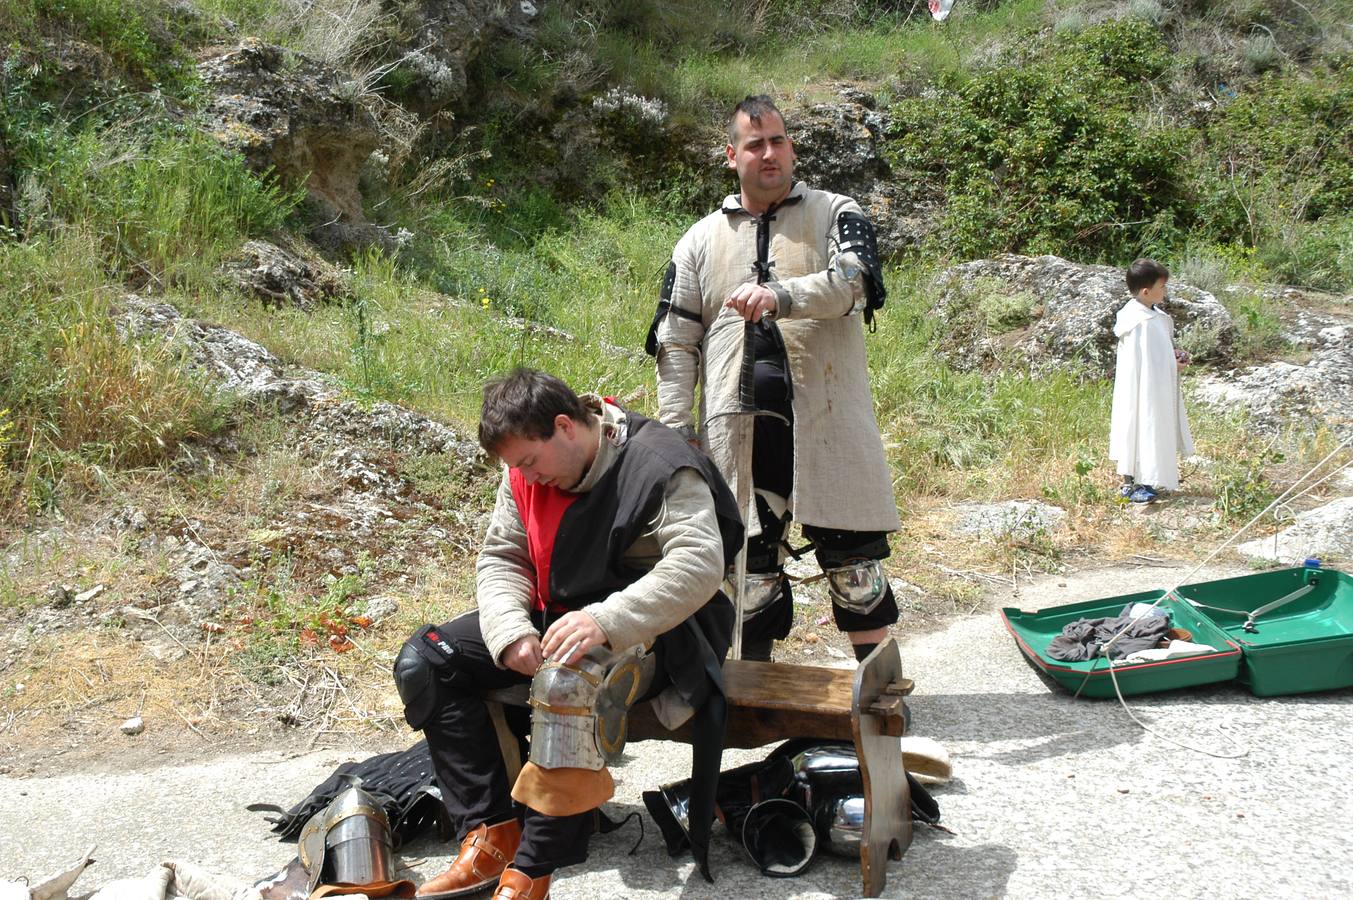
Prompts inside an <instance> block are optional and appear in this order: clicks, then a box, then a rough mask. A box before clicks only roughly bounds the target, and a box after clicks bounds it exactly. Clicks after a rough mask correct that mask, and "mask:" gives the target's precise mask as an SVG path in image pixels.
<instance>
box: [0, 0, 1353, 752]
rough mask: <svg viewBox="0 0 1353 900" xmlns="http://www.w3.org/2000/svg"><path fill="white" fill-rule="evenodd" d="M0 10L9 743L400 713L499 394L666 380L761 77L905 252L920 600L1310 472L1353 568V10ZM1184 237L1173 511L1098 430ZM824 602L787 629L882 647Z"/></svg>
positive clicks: (1257, 493)
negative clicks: (393, 684)
mask: <svg viewBox="0 0 1353 900" xmlns="http://www.w3.org/2000/svg"><path fill="white" fill-rule="evenodd" d="M0 26H3V27H4V29H5V31H6V33H7V34H8V35H12V36H13V37H12V40H10V41H9V42H8V43H7V44H6V46H5V47H4V48H3V49H0V55H3V61H2V62H0V79H2V80H0V100H2V101H3V102H2V103H0V319H3V321H5V322H6V323H7V324H8V325H9V327H8V328H6V329H5V330H4V332H3V334H0V371H4V372H5V373H6V375H5V377H4V378H3V379H0V726H2V727H0V741H3V742H7V743H12V744H14V745H16V746H17V745H18V744H26V745H31V744H32V743H33V742H35V741H41V740H44V739H50V738H51V737H52V736H53V735H59V734H63V733H64V734H68V735H72V736H74V737H73V738H72V739H74V740H79V739H82V738H83V737H85V736H90V737H97V736H98V735H101V734H103V733H104V732H106V731H107V730H109V729H110V728H112V727H116V725H117V724H118V723H119V722H121V721H122V719H124V718H130V717H131V716H132V715H134V714H139V715H141V716H142V718H143V721H154V722H157V723H159V725H160V727H170V726H173V727H186V728H189V729H192V730H194V731H198V732H199V733H202V734H214V733H228V732H232V731H238V730H240V729H242V728H248V727H255V728H258V727H266V728H268V729H292V728H297V727H298V726H299V727H303V728H305V729H308V730H309V731H310V732H313V733H316V734H322V733H330V732H334V731H344V730H352V729H360V728H369V727H373V726H375V727H397V726H398V723H399V719H398V716H397V704H396V703H395V701H394V698H393V692H392V690H391V688H390V685H389V681H388V677H387V671H388V666H389V662H390V659H391V657H392V653H393V651H394V649H396V648H397V646H398V643H399V641H400V640H401V639H402V637H403V635H405V634H406V633H407V632H408V631H410V630H411V629H412V628H413V627H415V626H416V625H418V624H420V623H421V622H423V621H429V620H431V621H438V620H440V619H442V618H445V617H446V616H447V615H448V614H450V613H451V612H454V611H457V610H459V609H463V608H467V607H468V605H469V604H470V603H472V592H471V590H470V588H471V585H472V576H471V571H472V564H473V553H474V549H475V546H476V544H477V542H478V539H479V531H480V529H481V528H482V521H483V516H484V515H485V512H486V510H487V508H488V503H489V502H490V500H491V497H492V491H493V487H494V479H495V477H496V476H495V472H494V470H493V468H492V466H490V465H488V464H487V461H485V460H483V459H482V458H481V457H480V455H479V454H478V452H477V450H476V449H475V447H474V446H473V444H472V442H471V441H470V440H469V438H468V437H467V436H468V435H470V434H472V433H473V425H474V422H475V420H476V418H477V414H478V409H477V404H478V391H479V387H480V385H481V384H482V382H483V380H484V379H485V378H487V377H489V376H490V375H493V374H495V373H498V372H501V371H503V370H504V369H506V368H508V367H510V366H512V365H516V364H523V363H525V364H531V365H537V366H542V367H546V368H550V369H552V370H554V371H557V372H559V373H560V374H561V375H563V376H564V377H566V378H567V379H569V380H570V381H571V382H573V383H574V384H576V385H578V386H580V387H583V388H599V389H604V390H606V391H607V392H608V393H612V394H615V395H618V396H620V397H621V398H622V399H623V400H624V401H625V402H627V403H630V404H632V405H634V406H636V407H637V408H640V409H644V410H648V409H651V406H652V404H653V386H652V382H653V376H652V369H651V361H650V360H648V359H647V357H645V356H643V354H642V353H641V352H640V350H639V348H640V347H641V345H642V336H643V333H644V331H645V330H646V327H647V324H648V320H649V317H650V316H651V311H652V304H653V302H654V298H655V294H656V289H657V284H658V278H659V276H660V274H661V272H662V270H663V268H664V267H665V264H666V261H667V258H668V257H667V254H669V253H670V249H671V246H672V245H673V243H674V242H675V241H676V239H677V238H678V237H679V236H680V234H681V232H682V230H683V229H684V228H685V227H686V226H687V225H688V224H689V223H690V222H691V221H693V220H694V219H695V218H696V217H697V216H698V215H701V214H703V212H705V211H707V210H708V209H709V208H712V206H713V204H715V203H717V201H718V198H720V197H721V196H722V195H723V194H724V193H726V192H727V191H729V190H730V189H731V187H732V184H731V181H730V179H729V176H728V173H727V170H726V168H725V166H724V165H723V156H722V147H723V143H724V137H723V133H722V129H723V116H724V111H725V110H726V109H727V108H728V107H729V106H730V104H731V103H732V102H734V101H736V100H737V99H739V98H740V97H742V96H743V95H744V94H746V93H749V92H760V91H769V92H771V93H774V94H775V95H776V96H777V98H778V99H779V100H780V101H781V104H782V106H783V108H784V109H785V111H786V115H787V117H788V119H789V121H790V126H791V133H792V135H793V137H794V140H795V146H796V151H797V153H798V156H799V172H800V174H801V175H802V177H804V178H805V179H807V180H809V181H810V182H812V183H813V184H815V185H818V186H821V187H826V188H830V189H833V190H837V191H842V192H846V193H849V194H851V195H852V196H855V197H857V198H859V200H860V201H861V203H862V204H863V205H864V206H865V207H866V208H867V209H868V210H869V212H870V214H871V216H872V217H873V218H874V219H875V221H876V222H877V224H878V226H879V231H880V239H881V242H882V244H883V249H884V251H885V253H886V254H887V256H888V259H889V261H890V268H889V271H888V282H889V287H890V300H889V305H888V307H887V309H886V310H885V313H884V315H883V316H882V320H881V324H880V327H879V330H878V333H877V334H876V335H874V336H872V337H871V338H870V364H871V370H872V372H873V375H874V381H875V400H876V406H877V410H876V411H877V413H878V416H879V420H880V424H881V426H882V427H883V430H884V432H885V439H886V441H887V444H888V448H889V456H890V463H891V465H892V466H893V468H894V472H895V475H896V480H895V483H896V485H897V491H898V501H899V505H900V506H901V508H902V509H903V510H904V520H905V522H906V525H905V527H904V530H903V532H902V533H900V534H899V535H898V536H897V537H896V540H895V541H894V554H893V556H892V558H891V560H890V562H889V566H890V575H891V576H892V577H893V578H894V579H895V585H896V587H897V588H898V589H899V591H900V592H901V593H902V595H903V596H904V597H906V598H907V603H906V604H905V605H906V611H905V612H904V618H903V622H902V624H901V625H900V626H899V627H900V628H903V629H917V628H924V627H927V626H928V625H929V624H931V623H933V622H935V621H937V620H939V619H941V618H944V617H948V616H952V615H955V614H962V613H965V612H968V611H971V610H972V609H975V608H977V607H978V606H979V605H981V604H984V603H989V602H992V600H993V599H999V596H998V594H999V592H1000V591H1003V590H1006V589H1007V588H1008V587H1009V586H1011V585H1013V584H1016V583H1017V582H1018V580H1019V579H1020V578H1021V577H1027V576H1028V575H1029V574H1030V573H1033V572H1035V571H1059V570H1062V569H1064V568H1066V567H1080V566H1086V565H1091V564H1094V563H1097V562H1100V561H1104V560H1109V559H1113V558H1119V557H1123V556H1125V555H1131V554H1147V555H1151V554H1164V553H1171V554H1178V553H1194V552H1196V553H1197V554H1198V555H1200V556H1201V555H1203V554H1205V553H1206V552H1207V551H1208V550H1209V549H1211V547H1213V546H1215V545H1216V544H1219V543H1221V542H1222V541H1223V540H1225V539H1226V538H1228V537H1230V536H1231V534H1232V533H1233V532H1234V530H1235V529H1236V528H1237V527H1239V526H1240V525H1241V524H1243V523H1244V522H1246V521H1247V520H1249V519H1250V518H1251V517H1252V516H1254V515H1255V514H1256V513H1259V512H1260V511H1262V510H1263V509H1264V508H1265V507H1266V506H1268V505H1269V503H1270V501H1271V500H1273V499H1274V498H1276V497H1278V496H1279V495H1282V494H1283V493H1284V492H1287V493H1288V494H1289V496H1288V498H1287V502H1286V503H1284V504H1283V505H1281V506H1279V507H1278V508H1277V509H1276V510H1274V511H1273V512H1271V513H1269V515H1267V516H1266V517H1265V518H1264V519H1263V520H1262V521H1261V522H1259V523H1258V524H1257V525H1256V526H1255V532H1254V533H1253V534H1252V535H1251V537H1258V536H1259V535H1261V534H1263V535H1272V534H1274V533H1281V534H1286V535H1287V537H1286V538H1283V537H1280V538H1279V539H1277V540H1276V541H1275V540H1274V538H1273V537H1271V536H1269V537H1266V539H1265V540H1264V541H1259V542H1257V543H1254V544H1251V545H1246V546H1245V547H1244V548H1243V549H1244V552H1245V553H1246V554H1248V555H1251V556H1253V557H1254V558H1257V559H1261V560H1264V559H1278V560H1287V559H1290V558H1292V557H1302V556H1305V555H1310V554H1312V553H1314V554H1317V555H1320V554H1323V555H1325V556H1327V557H1331V558H1332V559H1334V560H1336V561H1337V560H1338V559H1341V558H1342V559H1347V558H1348V556H1349V555H1350V554H1353V547H1351V546H1350V545H1349V535H1350V534H1351V533H1353V527H1350V524H1351V523H1350V518H1349V516H1350V512H1349V510H1348V501H1347V495H1348V494H1350V493H1353V485H1351V484H1350V482H1349V479H1348V476H1347V472H1346V471H1345V472H1343V473H1342V474H1340V472H1339V467H1340V466H1344V465H1346V464H1347V463H1348V461H1349V459H1350V458H1353V457H1350V454H1349V453H1348V452H1347V450H1346V449H1344V450H1338V449H1337V448H1338V446H1339V444H1340V442H1341V441H1343V440H1345V439H1346V438H1348V437H1349V436H1350V435H1351V434H1353V430H1351V429H1353V425H1350V422H1353V419H1351V418H1350V417H1351V416H1353V409H1351V408H1350V397H1353V384H1350V374H1349V373H1350V372H1353V340H1350V334H1351V332H1350V328H1353V309H1350V302H1353V218H1351V217H1350V212H1349V211H1350V209H1353V145H1350V143H1349V141H1348V139H1347V136H1348V134H1349V133H1350V125H1351V123H1353V64H1351V62H1350V61H1351V60H1353V55H1351V51H1353V45H1350V40H1353V31H1350V27H1349V26H1350V21H1349V16H1348V12H1347V9H1346V5H1344V4H1341V3H1339V2H1337V0H1306V2H1302V3H1296V2H1293V0H1180V2H1176V3H1164V2H1158V0H1131V2H1128V3H1123V2H1114V0H1095V2H1074V0H1057V2H1043V0H1038V2H1034V0H971V2H965V0H959V3H958V5H957V6H956V8H955V11H954V12H953V14H952V15H951V16H950V17H949V18H948V19H947V20H946V21H944V22H935V21H933V20H932V19H931V18H930V17H929V15H928V13H927V11H926V7H925V4H924V3H911V2H901V3H899V2H865V0H853V2H835V0H833V2H821V3H819V2H797V3H787V4H769V3H765V2H758V0H741V2H737V3H731V4H729V3H717V4H716V3H710V2H706V0H672V2H652V3H635V4H609V3H598V2H590V0H560V2H549V0H545V2H521V3H509V4H503V3H500V2H492V3H490V2H476V0H468V2H459V0H458V2H455V3H450V2H438V0H419V2H407V0H304V2H303V0H145V2H137V3H131V2H125V0H62V2H55V0H9V2H6V3H4V4H2V5H0ZM1143 254H1150V255H1154V256H1156V257H1157V258H1159V259H1161V260H1163V261H1164V262H1166V263H1167V264H1168V265H1169V266H1170V267H1171V269H1172V271H1173V272H1174V273H1175V277H1174V279H1173V280H1172V297H1171V301H1170V306H1169V310H1170V312H1171V314H1172V315H1173V316H1174V317H1175V320H1176V322H1177V323H1178V325H1179V327H1180V333H1181V341H1182V342H1183V343H1184V344H1185V346H1186V347H1187V348H1188V349H1189V350H1190V351H1191V353H1192V355H1193V357H1194V358H1195V360H1196V361H1197V363H1198V364H1197V365H1196V366H1195V367H1194V368H1193V369H1192V370H1191V372H1190V374H1189V376H1188V379H1187V381H1188V386H1189V397H1190V411H1191V415H1192V416H1193V417H1194V424H1195V433H1196V435H1197V437H1198V443H1199V457H1198V458H1197V459H1195V460H1193V461H1191V462H1190V464H1189V465H1188V466H1187V467H1186V470H1187V472H1186V476H1187V477H1186V485H1185V488H1184V490H1183V491H1182V492H1181V494H1180V495H1179V496H1178V497H1176V498H1174V499H1173V500H1171V501H1170V502H1169V503H1165V504H1160V505H1158V506H1156V507H1153V508H1152V509H1150V510H1148V511H1140V510H1130V509H1127V508H1125V507H1123V506H1122V505H1120V504H1118V503H1117V502H1116V494H1115V492H1114V491H1113V481H1114V476H1113V473H1112V470H1111V467H1110V466H1109V464H1108V463H1107V461H1106V460H1105V459H1104V452H1105V448H1106V441H1107V439H1106V435H1107V427H1108V412H1107V400H1108V396H1109V393H1110V390H1111V387H1110V382H1109V381H1108V380H1107V376H1109V375H1110V374H1111V373H1110V371H1109V369H1110V368H1111V364H1112V346H1111V341H1110V338H1109V335H1108V330H1107V323H1108V322H1110V321H1111V319H1112V316H1113V313H1114V310H1115V308H1116V306H1117V305H1119V304H1121V303H1122V302H1123V300H1124V299H1125V295H1124V293H1123V288H1122V284H1121V277H1120V275H1119V274H1118V273H1119V272H1120V271H1121V267H1122V266H1123V265H1124V264H1125V263H1126V262H1128V261H1130V260H1131V259H1132V258H1133V257H1135V256H1138V255H1143ZM1332 451H1333V452H1332ZM1317 463H1318V464H1319V465H1318V466H1317ZM1312 467H1315V471H1314V474H1313V475H1312V476H1311V477H1310V478H1309V479H1308V480H1306V481H1301V482H1299V481H1298V478H1299V477H1300V476H1303V475H1305V474H1307V472H1308V471H1310V470H1311V469H1312ZM1313 483H1314V484H1315V486H1314V487H1312V486H1311V485H1312V484H1313ZM1341 498H1342V499H1341ZM974 536H975V537H976V539H974ZM1184 547H1188V548H1196V549H1190V550H1183V549H1181V548H1184ZM799 574H800V575H803V576H804V577H811V576H812V575H813V574H814V573H813V572H812V571H811V570H810V569H805V570H804V571H802V572H800V573H799ZM802 594H803V599H804V600H805V601H807V602H808V603H809V604H810V606H809V607H808V608H807V609H805V611H804V612H805V615H803V616H801V618H800V622H799V625H798V627H797V628H796V630H795V633H794V635H793V636H792V638H791V640H790V641H789V642H788V643H787V645H786V648H785V653H786V654H787V655H788V657H789V658H798V659H817V660H823V659H828V660H830V659H836V658H837V657H844V655H845V654H844V650H843V648H842V646H840V645H839V635H837V634H836V633H835V632H834V630H833V629H831V628H829V627H826V628H824V627H823V623H824V622H825V621H826V620H825V619H824V618H823V617H824V616H825V614H826V607H825V600H824V598H823V597H822V596H821V593H820V591H818V590H817V586H816V585H814V584H811V583H810V584H808V585H805V587H804V590H803V592H802ZM796 596H797V594H796ZM72 639H75V640H78V641H79V642H81V644H82V645H83V646H86V647H89V648H92V649H91V651H90V652H89V653H87V654H82V655H81V657H80V659H79V660H78V661H77V662H75V663H72V662H71V661H70V659H69V658H68V656H66V655H64V654H63V653H62V652H61V648H63V647H67V646H69V645H70V644H71V643H72ZM88 710H93V711H95V713H96V715H94V716H89V715H85V714H84V713H85V711H88ZM260 722H263V723H265V724H264V725H260V724H259V723H260ZM249 723H252V724H249Z"/></svg>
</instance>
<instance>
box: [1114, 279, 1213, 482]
mask: <svg viewBox="0 0 1353 900" xmlns="http://www.w3.org/2000/svg"><path fill="white" fill-rule="evenodd" d="M1169 280H1170V272H1169V270H1168V269H1166V268H1165V267H1164V266H1162V265H1161V264H1160V263H1158V262H1156V261H1155V260H1151V259H1139V260H1137V261H1136V262H1134V263H1133V264H1132V265H1130V266H1128V269H1127V285H1128V291H1129V292H1131V294H1132V299H1131V300H1129V301H1128V302H1127V303H1126V304H1125V305H1124V306H1123V308H1122V309H1120V310H1119V311H1118V318H1117V319H1116V320H1115V322H1114V326H1113V333H1114V334H1115V335H1116V336H1117V337H1118V362H1117V367H1116V371H1115V374H1114V383H1113V417H1112V419H1111V421H1110V426H1109V458H1110V459H1112V460H1114V461H1115V462H1116V463H1117V466H1118V474H1119V475H1121V476H1122V477H1123V484H1122V486H1121V487H1120V489H1119V492H1120V494H1121V495H1122V496H1123V497H1125V498H1127V499H1128V500H1129V501H1131V502H1133V503H1150V502H1151V501H1152V500H1155V499H1156V497H1157V495H1158V494H1159V493H1160V492H1161V491H1163V490H1169V491H1174V490H1178V489H1179V454H1183V455H1184V456H1190V455H1192V453H1193V436H1192V434H1190V432H1189V420H1188V416H1187V415H1185V413H1184V401H1183V396H1182V394H1181V393H1180V390H1179V373H1180V372H1181V371H1183V369H1184V366H1185V365H1186V364H1187V363H1188V360H1189V357H1188V354H1187V353H1185V352H1184V351H1183V350H1180V349H1178V348H1177V347H1175V344H1174V321H1173V320H1172V319H1171V318H1170V316H1169V315H1168V314H1167V313H1166V312H1164V311H1163V310H1162V309H1161V308H1160V305H1161V304H1162V303H1164V302H1165V292H1166V285H1167V284H1168V283H1169Z"/></svg>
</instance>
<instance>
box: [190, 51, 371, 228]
mask: <svg viewBox="0 0 1353 900" xmlns="http://www.w3.org/2000/svg"><path fill="white" fill-rule="evenodd" d="M198 74H199V75H200V76H201V78H202V81H203V84H204V85H205V86H206V88H207V90H208V92H209V94H210V99H209V100H208V102H207V105H206V109H205V118H206V121H207V130H208V133H210V134H211V135H212V136H213V137H215V138H216V139H217V140H218V141H220V142H221V144H223V145H224V146H226V147H228V148H230V149H231V150H235V151H238V152H239V153H241V154H243V156H244V158H245V159H246V160H247V161H248V163H249V165H250V166H251V167H252V168H253V169H254V170H255V171H258V172H263V171H267V170H269V169H271V170H272V171H274V172H275V173H276V174H277V176H278V177H279V178H281V179H282V180H283V181H284V182H287V183H290V184H301V183H304V184H305V186H306V189H307V191H308V192H309V201H310V203H311V204H312V205H313V207H314V210H313V213H314V218H315V219H316V221H319V222H322V223H325V224H324V225H321V226H319V227H318V229H317V231H316V232H315V233H313V234H312V237H313V238H314V239H315V240H316V242H317V243H320V244H321V245H322V246H329V247H331V248H333V249H351V248H352V247H355V246H360V245H362V244H364V243H365V244H369V243H380V244H386V243H389V242H390V241H392V238H391V236H390V235H388V234H387V233H386V232H385V230H384V229H381V228H379V227H377V226H374V225H371V224H370V223H368V222H367V220H366V215H365V213H364V212H363V210H362V196H361V192H360V191H359V190H358V186H357V182H358V175H359V174H360V172H361V168H362V164H363V163H364V162H365V161H366V159H367V157H368V156H370V155H371V153H372V151H373V150H375V149H376V148H377V146H378V145H379V143H380V136H379V132H378V129H377V124H376V119H375V117H374V116H373V115H372V113H371V111H370V110H369V109H368V108H367V106H366V105H365V97H364V94H363V89H362V86H361V85H360V84H359V83H358V82H356V81H355V80H353V79H351V78H347V77H345V76H343V75H342V74H341V73H339V72H338V71H337V70H336V69H334V68H332V67H330V66H326V65H324V64H322V63H319V62H315V61H314V60H310V59H307V58H305V57H304V56H300V55H298V54H296V53H292V52H290V51H287V50H285V49H283V48H282V47H278V46H275V45H272V44H265V43H263V42H262V41H259V40H257V39H256V38H246V39H245V40H244V41H243V42H241V43H240V45H239V46H238V47H236V48H235V49H233V50H230V51H229V52H227V53H225V54H223V55H221V56H217V57H214V58H212V59H208V60H206V61H204V62H202V63H200V64H199V65H198Z"/></svg>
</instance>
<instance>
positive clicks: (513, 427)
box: [479, 368, 588, 455]
mask: <svg viewBox="0 0 1353 900" xmlns="http://www.w3.org/2000/svg"><path fill="white" fill-rule="evenodd" d="M559 415H565V416H568V417H569V418H570V419H573V420H574V421H575V422H581V423H583V424H587V421H588V412H587V408H586V407H585V406H583V402H582V401H581V400H579V399H578V395H577V394H575V393H573V388H571V387H569V386H568V385H567V384H565V383H564V382H563V381H561V380H559V379H558V378H555V377H554V376H553V375H548V374H546V373H545V372H541V371H539V370H537V369H526V368H517V369H513V370H512V371H511V372H509V373H508V374H506V375H504V376H503V377H501V378H495V379H493V380H492V381H490V382H489V383H488V384H486V385H484V406H483V409H482V410H481V411H480V413H479V446H481V447H483V448H484V449H485V450H487V451H488V452H489V453H492V454H494V455H497V452H498V448H499V447H501V446H502V444H503V442H504V441H506V440H507V439H508V438H512V437H517V438H523V439H526V440H539V441H545V440H549V439H550V438H551V437H553V436H554V419H555V417H556V416H559Z"/></svg>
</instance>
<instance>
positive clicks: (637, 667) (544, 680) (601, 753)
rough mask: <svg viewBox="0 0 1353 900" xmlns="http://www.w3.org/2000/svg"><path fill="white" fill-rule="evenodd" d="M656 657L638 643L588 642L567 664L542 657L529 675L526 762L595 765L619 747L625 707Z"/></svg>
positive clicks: (641, 689)
mask: <svg viewBox="0 0 1353 900" xmlns="http://www.w3.org/2000/svg"><path fill="white" fill-rule="evenodd" d="M656 671H657V662H656V658H655V657H654V656H653V654H651V653H648V652H646V651H645V649H644V648H643V647H642V646H636V647H631V648H630V649H628V650H625V651H622V652H620V653H613V652H612V651H610V650H608V649H606V648H605V647H594V648H593V649H592V650H589V651H588V652H587V653H586V654H584V656H583V657H582V659H580V660H577V661H576V662H571V663H569V664H567V665H565V664H563V663H561V662H557V661H552V660H551V661H546V662H545V663H543V664H542V665H541V667H540V669H539V670H537V671H536V675H535V678H534V679H532V681H531V762H533V763H535V764H536V765H538V766H540V767H541V768H542V769H558V768H564V767H568V768H579V769H590V770H592V771H594V772H595V771H597V770H600V769H603V768H605V767H606V766H608V765H611V764H613V763H615V762H616V761H617V760H618V759H619V758H620V753H621V751H622V750H624V747H625V732H626V725H627V722H628V719H629V710H630V707H631V706H633V705H634V703H635V701H636V700H638V699H639V698H640V697H641V696H643V695H644V693H645V692H646V691H647V690H648V688H649V686H650V685H651V684H652V683H653V676H654V674H655V673H656Z"/></svg>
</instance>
